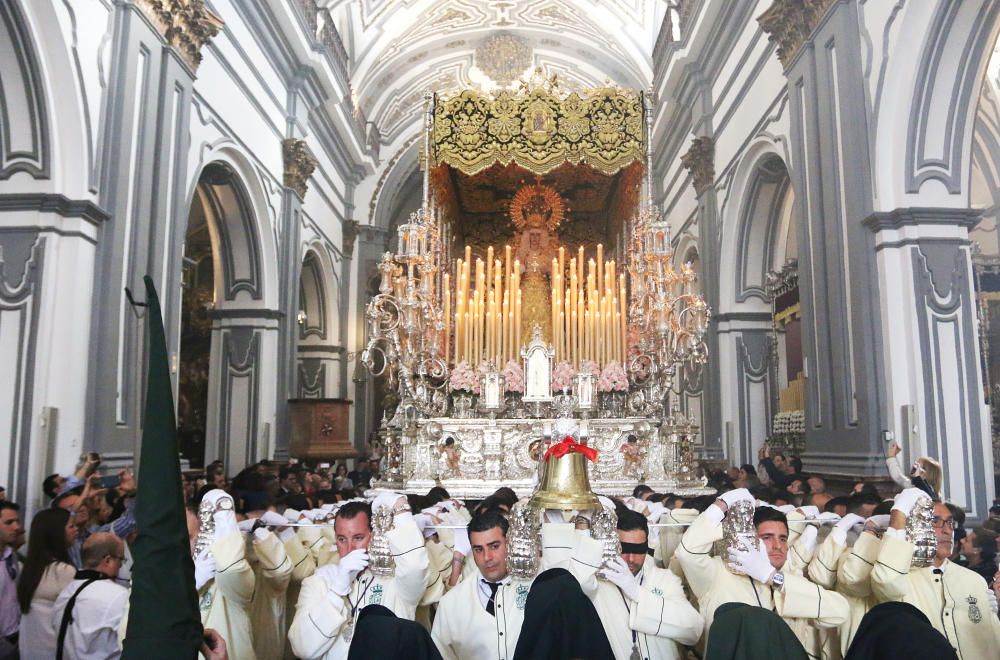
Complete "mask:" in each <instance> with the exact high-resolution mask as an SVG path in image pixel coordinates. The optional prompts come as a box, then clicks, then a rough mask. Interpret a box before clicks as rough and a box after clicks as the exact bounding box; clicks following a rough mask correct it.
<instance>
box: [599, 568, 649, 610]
mask: <svg viewBox="0 0 1000 660" xmlns="http://www.w3.org/2000/svg"><path fill="white" fill-rule="evenodd" d="M599 574H600V575H601V576H602V577H603V578H604V579H606V580H607V581H608V582H610V583H611V584H613V585H615V586H617V587H618V588H619V589H621V590H622V593H623V594H625V597H626V598H628V599H629V600H633V601H636V602H638V601H639V596H640V595H641V589H642V587H640V586H639V580H637V579H636V578H635V576H634V575H632V571H631V570H629V567H628V564H626V563H625V560H624V559H622V558H621V557H615V558H614V560H612V561H608V562H606V563H605V564H604V566H602V567H601V570H600V573H599Z"/></svg>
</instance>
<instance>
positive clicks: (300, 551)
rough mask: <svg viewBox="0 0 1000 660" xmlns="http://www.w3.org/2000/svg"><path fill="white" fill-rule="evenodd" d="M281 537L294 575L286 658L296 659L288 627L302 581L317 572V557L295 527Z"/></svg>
mask: <svg viewBox="0 0 1000 660" xmlns="http://www.w3.org/2000/svg"><path fill="white" fill-rule="evenodd" d="M300 529H302V528H300ZM281 539H282V541H283V543H282V545H284V546H285V554H286V555H288V561H289V562H291V564H292V576H291V579H290V580H289V582H288V589H287V590H286V591H285V642H284V643H285V658H287V659H288V660H294V658H295V655H294V654H293V653H292V646H291V644H289V643H288V627H289V626H290V625H292V620H293V619H294V618H295V604H296V603H298V602H299V590H300V589H301V588H302V581H303V580H305V579H306V578H307V577H309V576H311V575H312V574H313V573H315V572H316V559H315V558H314V557H313V556H312V553H310V552H309V551H308V550H307V549H306V547H305V546H304V545H303V544H302V542H301V541H300V540H299V536H298V534H297V533H296V531H295V529H294V528H289V529H286V530H285V531H284V532H282V533H281Z"/></svg>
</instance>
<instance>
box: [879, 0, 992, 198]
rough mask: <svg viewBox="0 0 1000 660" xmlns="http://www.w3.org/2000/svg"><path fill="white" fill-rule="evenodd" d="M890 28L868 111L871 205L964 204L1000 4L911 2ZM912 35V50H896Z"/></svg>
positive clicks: (984, 0) (985, 0)
mask: <svg viewBox="0 0 1000 660" xmlns="http://www.w3.org/2000/svg"><path fill="white" fill-rule="evenodd" d="M897 23H898V27H897V28H896V29H895V30H892V29H891V27H892V26H890V27H889V28H887V30H886V31H887V34H888V35H889V38H890V43H889V45H888V46H887V48H891V47H892V46H896V48H895V50H894V51H890V52H894V54H893V55H890V56H888V57H887V59H886V61H885V62H883V65H882V66H883V67H884V74H882V75H881V78H882V85H881V88H880V90H879V92H878V97H877V99H876V104H875V107H874V112H875V113H876V114H875V117H874V126H875V135H876V143H875V154H874V163H873V172H874V175H875V181H876V190H875V193H876V194H875V198H876V199H877V200H878V206H879V207H881V208H882V209H884V210H887V211H888V210H892V209H894V208H902V207H908V206H925V207H926V206H941V207H967V206H968V205H969V199H970V186H969V181H970V170H971V166H970V163H971V152H972V142H973V127H974V124H975V116H976V112H977V103H976V100H977V98H978V96H979V93H980V90H981V89H982V81H983V77H984V74H985V71H986V66H987V63H988V61H989V58H990V54H991V47H992V46H993V44H994V43H995V42H996V36H997V32H998V29H1000V5H998V4H997V3H995V2H989V1H988V0H974V1H972V2H939V3H922V2H920V3H912V2H911V3H907V4H906V6H905V7H904V8H903V9H902V11H901V15H900V18H899V19H898V21H897ZM913 35H920V36H922V41H920V42H919V43H917V44H915V48H913V49H910V48H899V47H898V44H897V43H896V42H897V41H899V40H900V39H909V38H912V36H913ZM914 51H916V53H917V55H916V57H914ZM904 117H905V118H906V119H905V121H901V118H904Z"/></svg>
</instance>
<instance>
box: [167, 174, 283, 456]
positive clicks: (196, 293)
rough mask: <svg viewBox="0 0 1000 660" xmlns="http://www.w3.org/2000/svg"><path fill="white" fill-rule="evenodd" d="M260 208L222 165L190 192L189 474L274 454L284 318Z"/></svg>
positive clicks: (185, 341)
mask: <svg viewBox="0 0 1000 660" xmlns="http://www.w3.org/2000/svg"><path fill="white" fill-rule="evenodd" d="M265 259H266V252H265V251H264V250H262V245H261V236H260V233H259V232H258V229H257V218H256V217H255V213H254V206H253V204H252V202H251V198H250V195H249V193H248V191H247V188H246V186H245V184H244V183H243V181H242V179H241V178H240V176H239V175H238V174H237V172H236V170H235V169H234V168H233V166H232V165H231V164H230V163H228V162H225V161H215V162H212V163H209V164H208V165H207V166H205V168H204V169H203V170H202V172H201V174H200V176H199V178H198V182H197V185H196V186H195V188H194V194H193V196H192V201H191V208H190V211H189V214H188V226H187V232H186V235H185V244H184V252H183V262H182V263H183V266H182V271H183V291H182V297H181V327H180V355H179V360H178V395H177V401H178V406H177V418H178V428H179V434H180V441H181V448H182V452H183V453H184V455H185V457H186V458H188V459H189V460H190V461H191V464H192V466H199V465H204V464H205V463H207V462H211V461H213V460H216V459H221V460H222V461H223V463H224V464H225V466H226V470H227V471H228V472H231V473H234V472H236V471H238V470H239V469H241V468H242V467H244V466H245V465H247V464H250V463H253V462H254V461H256V460H259V459H260V458H263V457H264V456H266V455H269V454H270V451H271V447H270V445H271V438H270V437H269V436H270V433H271V430H270V428H271V424H272V423H273V402H271V403H270V405H264V404H265V403H267V402H268V398H267V393H268V391H269V390H272V389H273V387H274V383H273V381H274V380H275V378H276V376H275V373H276V365H275V364H273V363H272V361H271V360H267V359H265V358H266V355H268V354H272V351H274V350H275V349H276V338H277V328H278V325H277V323H278V317H279V315H278V314H277V313H275V312H274V311H271V310H268V309H267V308H265V307H264V303H265V298H264V288H265V277H266V271H267V270H268V269H267V264H266V263H265Z"/></svg>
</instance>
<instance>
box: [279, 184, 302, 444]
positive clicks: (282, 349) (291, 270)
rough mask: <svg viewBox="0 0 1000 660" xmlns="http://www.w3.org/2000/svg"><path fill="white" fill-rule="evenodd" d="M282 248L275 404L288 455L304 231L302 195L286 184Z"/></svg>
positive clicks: (282, 202)
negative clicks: (289, 405) (280, 314)
mask: <svg viewBox="0 0 1000 660" xmlns="http://www.w3.org/2000/svg"><path fill="white" fill-rule="evenodd" d="M281 225H282V231H281V232H280V235H281V237H282V238H281V246H280V247H281V252H280V256H279V262H280V263H279V266H278V272H279V273H280V277H281V283H280V287H281V288H280V291H279V295H278V304H279V306H280V307H279V309H280V310H281V312H282V313H283V314H284V318H283V319H282V320H281V322H280V323H279V334H278V364H277V365H276V367H277V369H276V376H277V379H278V387H277V399H278V400H277V401H276V406H275V426H276V428H275V429H274V433H273V438H274V442H273V443H272V447H274V451H275V454H276V455H278V456H285V455H287V452H288V442H289V438H290V437H291V422H290V420H289V416H288V400H289V399H292V398H295V397H296V396H297V387H296V380H297V377H298V374H297V373H296V345H297V343H298V332H299V329H298V324H297V323H296V317H297V316H298V311H299V288H300V285H299V280H300V278H301V276H302V259H301V258H300V254H299V251H300V247H301V235H302V199H301V198H300V197H299V196H298V194H297V193H296V192H295V191H294V190H292V189H291V188H287V187H286V188H285V193H284V196H283V197H282V200H281Z"/></svg>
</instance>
